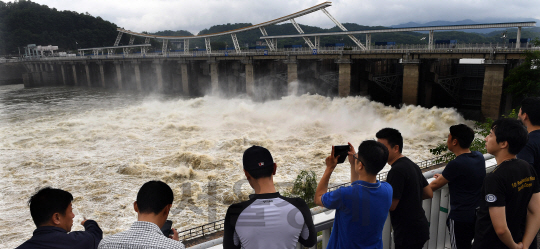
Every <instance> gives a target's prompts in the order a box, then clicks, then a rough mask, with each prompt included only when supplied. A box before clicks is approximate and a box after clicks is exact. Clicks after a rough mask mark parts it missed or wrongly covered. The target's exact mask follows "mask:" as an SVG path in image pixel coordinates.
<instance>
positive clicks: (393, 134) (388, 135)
mask: <svg viewBox="0 0 540 249" xmlns="http://www.w3.org/2000/svg"><path fill="white" fill-rule="evenodd" d="M375 136H376V137H377V138H378V139H386V140H387V141H388V144H389V145H390V146H391V147H394V146H396V145H398V146H399V153H402V152H403V137H402V136H401V133H400V132H399V131H398V130H396V129H394V128H384V129H382V130H380V131H378V132H377V134H375Z"/></svg>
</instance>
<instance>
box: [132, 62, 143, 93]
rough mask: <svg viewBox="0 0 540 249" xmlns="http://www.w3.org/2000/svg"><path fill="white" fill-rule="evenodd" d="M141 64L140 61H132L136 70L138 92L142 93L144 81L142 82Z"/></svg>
mask: <svg viewBox="0 0 540 249" xmlns="http://www.w3.org/2000/svg"><path fill="white" fill-rule="evenodd" d="M140 65H141V63H140V62H139V61H132V62H131V66H132V67H133V69H134V70H135V84H136V86H137V90H139V91H142V90H143V87H142V81H141V68H140Z"/></svg>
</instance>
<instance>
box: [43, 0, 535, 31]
mask: <svg viewBox="0 0 540 249" xmlns="http://www.w3.org/2000/svg"><path fill="white" fill-rule="evenodd" d="M32 1H33V2H37V3H40V4H44V5H47V6H49V7H51V8H56V9H58V10H71V11H76V12H88V13H90V14H91V15H93V16H100V17H101V18H103V19H105V20H108V21H110V22H113V23H115V24H117V25H118V26H120V27H123V28H125V29H128V30H133V31H136V32H141V31H148V32H155V31H160V30H188V31H190V32H192V33H194V34H196V33H198V32H199V31H200V30H201V29H204V28H208V27H210V26H213V25H217V24H223V23H252V24H257V23H261V22H265V21H268V20H272V19H275V18H278V17H281V16H285V15H288V14H291V13H294V12H296V11H300V10H303V9H305V8H309V7H311V6H314V5H316V4H319V3H322V2H324V1H321V0H229V1H222V0H145V1H143V0H32ZM327 10H328V11H329V12H330V13H331V14H332V15H333V16H334V17H335V18H336V19H337V20H339V21H340V22H342V23H345V22H353V23H358V24H361V25H368V26H377V25H382V26H390V25H395V24H401V23H407V22H419V23H425V22H429V21H437V20H444V21H460V20H464V19H472V20H475V21H483V20H495V19H499V18H503V19H505V20H504V21H523V20H529V19H531V18H535V19H540V4H539V1H538V0H505V1H501V0H444V1H443V0H408V1H403V0H399V1H398V0H376V1H375V0H334V1H332V6H331V7H329V8H327ZM296 21H297V22H299V23H301V24H306V25H312V26H319V27H324V28H330V27H332V26H334V24H333V23H332V22H331V21H330V20H329V19H328V18H327V17H326V16H325V15H324V13H322V12H320V11H319V12H315V13H312V14H310V15H307V16H304V17H301V18H298V19H297V20H296ZM539 26H540V24H539Z"/></svg>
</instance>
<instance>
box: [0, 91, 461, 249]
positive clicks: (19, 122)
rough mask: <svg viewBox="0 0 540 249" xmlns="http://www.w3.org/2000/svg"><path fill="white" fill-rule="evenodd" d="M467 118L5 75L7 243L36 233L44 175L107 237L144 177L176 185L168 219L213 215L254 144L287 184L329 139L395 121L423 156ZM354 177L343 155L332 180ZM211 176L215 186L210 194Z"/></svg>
mask: <svg viewBox="0 0 540 249" xmlns="http://www.w3.org/2000/svg"><path fill="white" fill-rule="evenodd" d="M462 122H466V121H465V120H464V119H463V118H462V117H461V116H460V115H459V114H458V113H457V112H456V111H455V110H453V109H439V108H431V109H425V108H421V107H415V106H404V107H402V108H399V109H396V108H393V107H388V106H384V105H382V104H380V103H376V102H372V101H370V100H369V99H367V98H363V97H348V98H334V99H332V98H327V97H322V96H318V95H303V96H290V97H283V98H282V99H280V100H274V101H267V102H264V103H259V102H253V101H251V100H250V99H248V98H233V99H223V98H219V97H212V96H205V97H201V98H193V99H183V98H177V97H171V96H156V95H153V96H142V95H137V94H132V93H123V92H111V91H107V90H103V89H87V88H70V87H48V88H33V89H24V88H23V87H22V85H11V86H0V184H1V185H0V186H1V188H0V247H2V248H6V247H11V248H12V247H15V246H17V245H19V244H20V243H22V242H23V241H25V240H26V239H28V238H30V237H31V236H32V231H33V230H34V229H35V226H34V224H33V222H32V219H31V217H30V212H29V209H28V206H27V201H28V199H29V197H30V196H31V195H32V194H33V193H34V192H35V191H36V190H37V189H39V188H42V187H45V186H52V187H56V188H62V189H65V190H67V191H70V192H71V193H72V194H73V196H74V197H75V199H74V201H73V205H74V206H75V207H76V208H75V214H76V217H75V221H74V224H75V225H74V227H73V230H82V229H83V228H82V226H81V225H80V224H79V222H80V221H81V220H82V217H83V216H85V217H87V218H91V219H95V220H97V222H98V223H99V224H100V226H101V228H102V229H103V231H104V233H105V236H107V235H110V234H114V233H117V232H120V231H123V230H126V229H127V228H129V226H130V225H131V223H132V222H133V221H134V220H136V213H135V212H134V211H133V201H134V200H135V198H136V194H137V191H138V189H139V188H140V186H141V185H142V184H143V183H144V182H146V181H149V180H152V179H159V180H163V181H165V182H167V183H168V184H169V185H170V186H171V187H172V189H173V191H174V193H175V201H174V204H173V206H174V207H173V209H174V210H173V213H174V214H173V215H171V216H170V219H172V220H173V222H174V227H175V228H178V229H179V230H183V229H186V228H190V227H193V226H196V225H200V224H203V223H206V222H208V220H209V218H208V217H209V216H210V219H212V218H214V217H215V218H216V219H221V218H223V216H224V213H225V211H226V208H227V206H228V205H229V204H231V203H234V202H238V201H240V200H241V199H243V198H246V195H247V194H248V193H249V192H250V189H249V185H248V184H244V185H242V186H243V187H242V193H241V194H240V195H237V194H235V193H234V191H233V186H234V185H235V183H237V182H238V181H240V180H243V179H245V177H244V176H243V172H242V170H241V169H242V165H241V161H242V160H241V159H242V153H243V151H244V150H245V149H247V148H248V147H250V146H251V145H261V146H264V147H266V148H268V149H269V150H270V151H271V153H272V155H273V156H274V160H275V161H276V163H277V164H278V170H277V175H276V176H275V181H276V182H280V183H281V184H280V186H286V184H284V183H286V182H291V181H293V180H294V178H295V177H296V175H297V174H298V173H299V171H300V170H302V169H307V170H314V171H315V172H316V173H317V175H318V176H319V177H320V176H321V175H322V172H323V171H324V167H325V166H324V158H325V157H326V156H327V155H328V154H329V153H330V150H331V145H337V144H346V142H351V143H352V144H353V145H354V146H355V147H357V146H358V144H359V143H360V142H361V141H362V140H365V139H372V138H374V134H375V133H376V132H377V131H378V130H379V129H381V128H384V127H394V128H397V129H399V130H400V131H401V132H402V134H403V136H404V138H405V146H404V154H405V155H407V156H409V157H410V158H411V159H413V160H414V161H421V160H425V159H427V158H429V157H431V156H430V154H429V148H432V147H434V146H435V145H436V144H437V143H440V142H442V141H444V139H445V138H446V134H447V133H448V127H449V126H450V125H453V124H457V123H462ZM348 178H349V170H348V166H347V165H346V164H343V165H339V166H338V167H337V169H336V172H335V174H334V175H333V176H332V179H331V184H332V183H334V184H337V183H343V182H348V181H349V179H348ZM186 183H189V184H186ZM213 184H215V185H213ZM187 186H190V187H187ZM208 186H215V195H214V194H213V193H214V192H213V189H214V188H213V187H210V189H209V187H208ZM282 190H283V188H282ZM209 193H210V194H209ZM214 196H215V198H214ZM209 197H210V198H209ZM208 203H210V207H211V208H210V212H209V208H208V206H209V205H208ZM214 208H215V211H216V213H215V214H213V213H212V212H213V211H212V210H214ZM209 213H210V214H209Z"/></svg>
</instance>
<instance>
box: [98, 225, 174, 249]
mask: <svg viewBox="0 0 540 249" xmlns="http://www.w3.org/2000/svg"><path fill="white" fill-rule="evenodd" d="M143 248H148V249H183V248H184V245H183V244H182V243H181V242H179V241H176V240H172V239H170V238H167V237H165V236H164V235H163V233H162V232H161V229H160V228H159V227H158V226H157V225H156V224H154V223H152V222H146V221H136V222H135V223H133V225H131V227H130V228H129V230H127V231H124V232H121V233H117V234H115V235H111V236H109V237H106V238H105V239H103V240H102V241H101V243H99V249H143Z"/></svg>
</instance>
